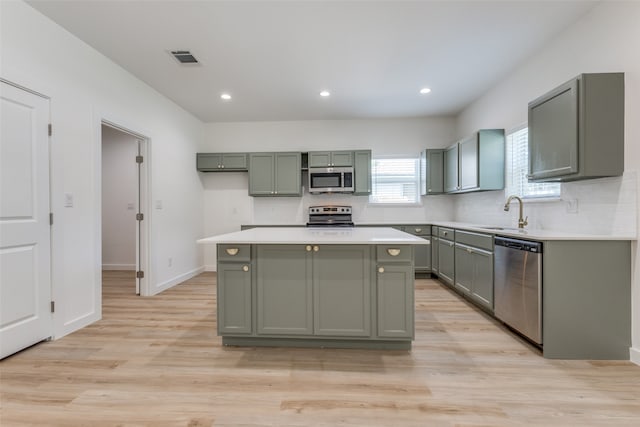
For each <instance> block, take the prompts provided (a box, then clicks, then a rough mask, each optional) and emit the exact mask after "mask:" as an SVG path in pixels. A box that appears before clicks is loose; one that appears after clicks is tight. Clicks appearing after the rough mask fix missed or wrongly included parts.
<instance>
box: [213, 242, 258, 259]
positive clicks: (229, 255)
mask: <svg viewBox="0 0 640 427" xmlns="http://www.w3.org/2000/svg"><path fill="white" fill-rule="evenodd" d="M218 261H251V245H227V244H220V245H218Z"/></svg>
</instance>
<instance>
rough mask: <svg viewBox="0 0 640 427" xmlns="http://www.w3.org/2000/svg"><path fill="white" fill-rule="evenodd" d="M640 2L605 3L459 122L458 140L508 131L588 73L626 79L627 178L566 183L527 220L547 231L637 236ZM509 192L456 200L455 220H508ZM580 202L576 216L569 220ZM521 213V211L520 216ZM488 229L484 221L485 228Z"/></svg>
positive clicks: (637, 322) (638, 312)
mask: <svg viewBox="0 0 640 427" xmlns="http://www.w3.org/2000/svg"><path fill="white" fill-rule="evenodd" d="M638 23H640V3H637V2H603V3H601V4H600V5H598V6H597V7H596V8H594V9H593V10H592V11H591V12H590V13H588V14H587V15H585V17H584V18H583V19H581V20H580V21H578V22H577V23H576V24H575V25H573V26H572V27H570V28H568V29H567V30H566V31H565V32H564V33H562V34H560V35H559V36H558V38H557V39H556V40H554V41H553V42H551V43H550V44H549V45H548V46H547V47H546V48H545V49H543V50H541V51H540V52H539V53H538V54H537V55H535V56H534V57H532V58H530V59H529V60H528V61H527V62H526V63H524V64H522V66H521V67H520V68H519V69H517V70H516V71H515V72H514V73H513V74H511V75H510V76H509V77H508V78H507V79H504V80H503V81H502V82H501V83H500V84H499V85H498V86H496V87H494V88H493V89H491V90H489V91H488V93H486V94H485V95H484V96H483V97H482V98H480V99H479V100H477V101H476V102H475V103H474V104H473V105H471V106H470V107H468V108H467V109H466V110H465V111H464V112H463V113H462V114H461V115H460V116H459V120H458V128H457V133H458V136H462V135H466V134H468V133H470V132H473V131H474V130H475V129H479V128H492V127H505V128H510V127H514V126H516V125H518V124H521V123H524V122H526V120H527V103H528V102H529V101H530V100H533V99H535V98H537V97H538V96H540V95H542V94H544V93H545V92H547V91H548V90H550V89H552V88H553V87H555V86H557V85H559V84H561V83H563V82H565V81H567V80H569V79H570V78H572V77H574V76H576V75H578V74H580V73H588V72H615V71H623V72H624V73H625V173H624V176H623V177H618V178H606V179H599V180H589V181H582V182H576V183H567V184H562V199H563V201H560V202H551V203H544V204H543V203H540V204H527V206H526V207H525V209H526V214H528V215H529V218H530V222H532V224H533V225H534V226H537V227H541V228H550V229H552V228H554V229H566V230H571V231H590V232H596V233H609V232H610V233H615V234H632V235H636V234H637V230H638V229H640V223H639V221H640V218H638V207H639V206H638V196H637V192H638V188H639V187H640V181H639V179H640V178H639V175H640V173H639V171H640V120H639V117H640V54H639V52H640V25H638ZM504 196H505V195H504V193H503V192H491V193H485V194H474V195H468V196H458V200H457V202H456V219H457V220H460V221H470V220H472V219H473V220H474V222H477V221H476V220H477V219H478V218H487V220H486V222H492V223H494V224H508V223H510V224H514V223H515V216H514V215H517V214H516V213H515V212H513V213H512V214H511V215H510V217H508V218H505V216H504V214H505V213H504V212H502V210H501V206H502V204H503V203H504ZM568 200H578V213H567V209H566V204H567V201H568ZM516 211H517V210H516ZM483 222H484V221H483ZM632 262H633V266H632V282H633V283H632V312H633V325H632V330H633V332H632V334H633V337H632V340H633V344H632V346H633V348H632V350H631V358H632V360H634V361H635V362H636V363H638V364H640V252H639V251H638V243H637V241H635V242H633V244H632Z"/></svg>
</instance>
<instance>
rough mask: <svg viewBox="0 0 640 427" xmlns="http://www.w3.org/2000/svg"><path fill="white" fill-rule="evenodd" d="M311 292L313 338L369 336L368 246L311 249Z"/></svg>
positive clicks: (369, 273)
mask: <svg viewBox="0 0 640 427" xmlns="http://www.w3.org/2000/svg"><path fill="white" fill-rule="evenodd" d="M316 248H317V249H318V250H317V251H315V249H316ZM313 290H314V329H315V334H316V335H322V336H327V335H333V336H356V337H368V336H370V335H371V312H370V311H371V310H370V306H371V247H370V246H367V245H318V246H314V253H313Z"/></svg>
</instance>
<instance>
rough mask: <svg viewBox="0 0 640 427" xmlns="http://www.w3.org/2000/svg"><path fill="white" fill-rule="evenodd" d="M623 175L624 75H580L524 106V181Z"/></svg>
mask: <svg viewBox="0 0 640 427" xmlns="http://www.w3.org/2000/svg"><path fill="white" fill-rule="evenodd" d="M623 171H624V74H623V73H601V74H581V75H579V76H578V77H576V78H574V79H571V80H570V81H568V82H566V83H564V84H563V85H561V86H558V87H557V88H555V89H553V90H552V91H550V92H549V93H547V94H545V95H543V96H541V97H539V98H538V99H536V100H534V101H532V102H530V103H529V175H528V176H527V177H528V178H529V181H533V182H550V181H574V180H579V179H589V178H600V177H606V176H618V175H622V173H623Z"/></svg>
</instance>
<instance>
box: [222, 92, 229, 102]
mask: <svg viewBox="0 0 640 427" xmlns="http://www.w3.org/2000/svg"><path fill="white" fill-rule="evenodd" d="M220 98H222V99H224V100H225V101H228V100H230V99H231V95H229V94H228V93H223V94H222V95H220Z"/></svg>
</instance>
